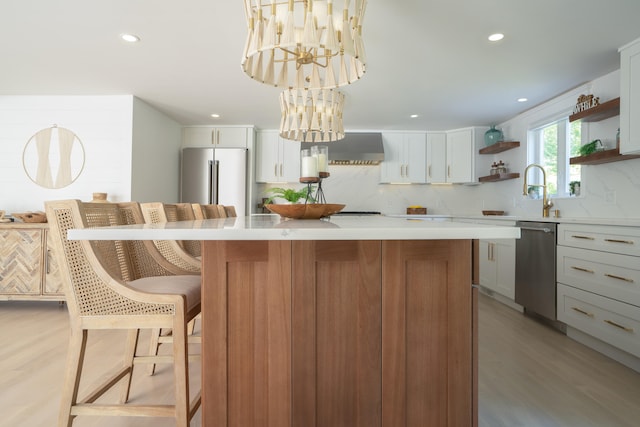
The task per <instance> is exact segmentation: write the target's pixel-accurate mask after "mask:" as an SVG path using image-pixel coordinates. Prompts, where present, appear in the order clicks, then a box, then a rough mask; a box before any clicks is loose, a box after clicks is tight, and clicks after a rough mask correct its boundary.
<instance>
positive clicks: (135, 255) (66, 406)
mask: <svg viewBox="0 0 640 427" xmlns="http://www.w3.org/2000/svg"><path fill="white" fill-rule="evenodd" d="M98 205H99V206H98ZM45 207H46V211H47V219H48V222H49V227H50V231H51V237H52V242H53V244H54V245H55V248H56V252H55V253H56V256H57V259H58V263H59V265H60V268H61V274H62V277H63V281H64V286H65V296H66V302H67V307H68V310H69V316H70V325H71V337H70V341H69V353H68V356H67V366H66V371H65V380H64V385H63V391H62V400H61V409H60V414H59V419H58V426H59V427H70V426H71V425H72V423H73V420H74V418H75V417H77V416H80V415H104V416H151V417H172V418H175V420H176V425H177V426H178V427H187V426H188V425H189V422H190V420H191V418H192V417H193V415H194V414H195V413H196V411H197V409H198V408H199V406H200V400H201V399H200V392H198V393H197V395H196V396H195V397H194V398H193V399H192V400H191V401H190V400H189V368H188V359H189V355H188V346H187V323H188V322H189V321H190V320H192V319H193V318H194V317H195V316H196V315H197V314H198V313H199V312H200V287H201V283H200V277H199V276H197V275H180V276H175V275H173V276H172V275H162V273H163V272H167V273H169V272H170V271H171V270H172V268H173V266H171V264H170V263H168V262H166V260H165V261H164V262H163V261H162V260H157V261H158V262H157V263H154V262H152V261H155V260H156V259H155V258H156V256H157V254H154V253H153V252H150V253H149V252H146V251H145V249H146V247H148V246H149V245H148V244H146V243H150V242H146V243H145V241H142V242H141V241H91V242H90V241H73V240H67V238H66V236H67V231H68V230H69V229H73V228H86V227H92V226H101V225H119V224H123V223H125V222H126V220H125V219H124V217H126V216H127V215H128V213H127V212H126V211H123V210H121V209H120V207H119V206H118V205H117V204H115V203H82V202H80V201H78V200H63V201H51V202H46V203H45ZM151 247H153V245H151ZM149 271H156V272H158V273H159V274H158V275H156V276H153V275H150V274H148V273H149ZM145 274H147V275H145ZM137 277H141V278H137ZM153 328H170V329H171V330H172V331H173V352H172V355H171V356H153V357H152V356H147V355H144V356H139V355H137V354H136V347H137V342H138V336H139V330H140V329H153ZM98 329H123V330H129V334H128V338H127V340H126V345H125V354H124V361H123V364H122V367H121V368H119V369H117V370H116V371H115V372H114V373H113V374H112V375H111V377H109V378H108V379H107V380H106V381H105V382H104V383H103V384H102V385H100V386H99V387H97V388H96V389H95V390H92V391H91V392H90V393H88V395H87V397H85V398H84V399H82V400H78V392H79V385H80V378H81V374H82V369H83V365H84V362H85V360H84V359H85V349H86V344H87V339H88V332H89V331H90V330H98ZM159 362H173V373H174V377H175V404H174V405H131V404H128V403H126V402H127V401H128V399H129V392H130V388H131V377H132V373H133V367H134V364H137V363H159ZM118 383H121V393H120V403H119V404H103V403H96V402H97V400H98V399H99V398H100V397H101V396H102V395H103V394H104V393H106V392H107V391H108V390H110V389H111V388H112V387H113V386H115V385H116V384H118Z"/></svg>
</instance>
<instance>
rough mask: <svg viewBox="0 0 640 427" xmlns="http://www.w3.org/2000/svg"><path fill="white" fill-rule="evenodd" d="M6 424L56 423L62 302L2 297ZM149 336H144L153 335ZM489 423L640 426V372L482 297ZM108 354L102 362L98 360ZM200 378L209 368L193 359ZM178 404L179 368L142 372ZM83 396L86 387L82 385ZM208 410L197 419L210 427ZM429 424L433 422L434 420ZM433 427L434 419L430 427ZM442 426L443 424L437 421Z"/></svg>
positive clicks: (114, 421)
mask: <svg viewBox="0 0 640 427" xmlns="http://www.w3.org/2000/svg"><path fill="white" fill-rule="evenodd" d="M0 325H1V326H0V372H1V375H0V427H4V426H6V427H21V426H25V427H40V426H41V427H52V426H55V425H56V420H57V414H58V404H59V393H60V389H61V384H62V378H63V374H64V361H65V357H66V351H67V336H68V316H67V312H66V308H65V307H59V306H58V304H57V303H52V302H0ZM123 337H124V333H120V332H105V333H101V334H94V335H93V336H92V335H91V334H90V335H89V349H88V354H87V358H88V360H91V361H94V362H93V364H92V365H91V366H89V367H87V368H86V375H87V376H88V378H87V382H85V383H83V384H86V385H88V384H89V383H94V382H98V381H99V380H100V379H101V378H102V377H101V376H100V372H101V369H104V368H108V367H111V366H115V365H116V364H117V363H118V361H119V359H118V358H119V357H120V355H121V353H122V344H121V342H120V341H121V340H122V339H123ZM147 337H148V335H147V334H144V335H143V336H142V338H141V342H142V343H143V344H146V343H147ZM479 356H480V375H479V376H480V411H479V412H480V415H479V418H480V423H479V424H480V426H481V427H501V426H504V427H518V426H526V427H565V426H566V427H590V426H593V427H618V426H619V427H625V426H629V427H632V426H633V427H635V426H638V425H639V423H640V421H639V420H640V374H638V373H636V372H634V371H632V370H630V369H628V368H626V367H624V366H622V365H620V364H618V363H616V362H613V361H610V360H609V359H607V358H606V357H604V356H601V355H600V354H598V353H596V352H594V351H592V350H590V349H588V348H586V347H584V346H582V345H581V344H578V343H576V342H574V341H572V340H571V339H569V338H567V337H565V336H563V335H562V334H560V333H558V332H556V331H554V330H552V329H550V328H548V327H547V326H544V325H541V324H539V323H537V322H535V321H534V320H532V319H529V318H527V317H525V316H523V315H522V314H520V313H517V312H515V311H513V310H511V309H509V308H507V307H505V306H504V305H502V304H500V303H498V302H496V301H494V300H492V299H491V298H489V297H486V296H484V295H481V296H480V355H479ZM95 361H98V362H95ZM191 374H192V375H191V377H192V381H193V383H192V385H193V387H194V388H196V389H197V388H199V387H200V384H199V375H200V370H199V368H198V366H197V363H194V364H191ZM142 393H143V394H144V395H145V396H149V397H150V398H151V399H156V400H158V401H161V402H164V403H169V402H171V401H172V399H173V392H172V376H171V372H170V366H169V365H164V366H161V367H160V368H159V370H158V372H157V373H156V375H154V376H153V377H149V376H147V374H146V372H145V371H144V369H139V370H138V373H137V374H136V375H134V386H133V391H132V399H134V400H136V401H139V402H150V400H148V398H147V397H145V399H144V400H143V399H140V397H139V396H140V394H142ZM81 395H82V386H81ZM172 425H173V422H172V420H170V419H161V418H151V419H145V418H93V417H79V418H77V419H76V421H75V422H74V427H82V426H87V427H123V426H132V427H133V426H135V427H147V426H148V427H151V426H153V427H164V426H172ZM200 426H201V422H200V414H199V413H198V415H197V416H196V418H195V419H194V421H193V422H192V427H200ZM425 427H426V426H425ZM429 427H431V426H429ZM433 427H438V426H433Z"/></svg>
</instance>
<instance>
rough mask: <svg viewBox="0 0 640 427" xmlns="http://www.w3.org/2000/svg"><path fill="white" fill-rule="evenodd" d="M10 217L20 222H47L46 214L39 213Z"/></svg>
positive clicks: (15, 214) (19, 214) (16, 214)
mask: <svg viewBox="0 0 640 427" xmlns="http://www.w3.org/2000/svg"><path fill="white" fill-rule="evenodd" d="M11 215H12V216H13V217H15V218H18V219H19V220H21V221H22V222H35V223H44V222H47V214H46V213H44V212H41V211H38V212H24V213H12V214H11Z"/></svg>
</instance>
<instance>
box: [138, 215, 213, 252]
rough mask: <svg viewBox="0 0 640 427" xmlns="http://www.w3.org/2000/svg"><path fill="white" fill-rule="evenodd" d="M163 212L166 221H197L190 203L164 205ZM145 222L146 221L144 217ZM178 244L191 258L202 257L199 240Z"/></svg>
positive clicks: (179, 242) (184, 241)
mask: <svg viewBox="0 0 640 427" xmlns="http://www.w3.org/2000/svg"><path fill="white" fill-rule="evenodd" d="M164 212H165V215H166V216H167V221H193V220H195V219H197V218H196V217H195V215H194V211H193V207H192V206H191V203H165V204H164ZM145 221H147V219H146V217H145ZM178 244H179V245H180V246H182V247H183V248H184V250H185V251H187V253H188V254H189V255H191V256H193V257H196V258H198V257H200V256H201V255H202V241H201V240H180V241H178Z"/></svg>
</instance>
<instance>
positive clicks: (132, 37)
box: [120, 34, 140, 43]
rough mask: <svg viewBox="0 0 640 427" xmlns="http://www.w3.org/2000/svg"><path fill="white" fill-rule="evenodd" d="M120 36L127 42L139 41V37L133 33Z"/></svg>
mask: <svg viewBox="0 0 640 427" xmlns="http://www.w3.org/2000/svg"><path fill="white" fill-rule="evenodd" d="M120 37H121V38H122V40H124V41H126V42H129V43H135V42H139V41H140V37H138V36H136V35H134V34H122V35H121V36H120Z"/></svg>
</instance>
